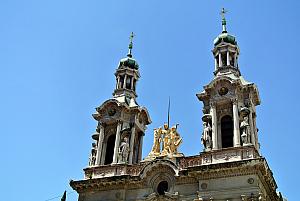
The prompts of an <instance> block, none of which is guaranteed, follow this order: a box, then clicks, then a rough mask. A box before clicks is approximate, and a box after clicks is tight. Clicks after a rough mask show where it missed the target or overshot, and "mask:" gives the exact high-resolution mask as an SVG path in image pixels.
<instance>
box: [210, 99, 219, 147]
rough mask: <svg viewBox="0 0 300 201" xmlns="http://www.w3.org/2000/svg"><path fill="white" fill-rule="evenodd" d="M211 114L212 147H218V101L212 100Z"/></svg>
mask: <svg viewBox="0 0 300 201" xmlns="http://www.w3.org/2000/svg"><path fill="white" fill-rule="evenodd" d="M210 115H211V117H212V118H211V120H212V126H211V128H212V149H213V150H216V149H218V132H217V130H218V129H217V124H218V123H217V110H216V103H215V102H212V103H211V104H210Z"/></svg>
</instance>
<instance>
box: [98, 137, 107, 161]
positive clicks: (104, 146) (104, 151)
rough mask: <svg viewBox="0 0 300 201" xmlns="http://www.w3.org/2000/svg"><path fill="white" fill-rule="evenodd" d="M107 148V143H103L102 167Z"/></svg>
mask: <svg viewBox="0 0 300 201" xmlns="http://www.w3.org/2000/svg"><path fill="white" fill-rule="evenodd" d="M106 147H107V142H103V145H102V153H101V161H100V165H104V163H105V155H106Z"/></svg>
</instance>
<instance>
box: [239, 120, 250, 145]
mask: <svg viewBox="0 0 300 201" xmlns="http://www.w3.org/2000/svg"><path fill="white" fill-rule="evenodd" d="M240 127H241V131H242V135H241V137H242V142H243V144H249V143H250V139H249V138H250V132H249V128H250V125H249V123H248V116H244V120H243V121H242V122H241V125H240Z"/></svg>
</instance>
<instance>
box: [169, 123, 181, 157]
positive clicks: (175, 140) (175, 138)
mask: <svg viewBox="0 0 300 201" xmlns="http://www.w3.org/2000/svg"><path fill="white" fill-rule="evenodd" d="M177 125H178V124H176V126H173V127H172V128H171V132H170V141H169V154H171V155H173V154H177V153H178V150H177V149H178V147H179V145H180V144H181V143H182V138H181V137H180V135H179V133H178V132H177Z"/></svg>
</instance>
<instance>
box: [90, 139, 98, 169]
mask: <svg viewBox="0 0 300 201" xmlns="http://www.w3.org/2000/svg"><path fill="white" fill-rule="evenodd" d="M96 147H97V146H96V143H93V144H92V151H91V155H90V157H89V166H93V165H95V163H96V154H97V148H96Z"/></svg>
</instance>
